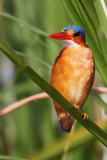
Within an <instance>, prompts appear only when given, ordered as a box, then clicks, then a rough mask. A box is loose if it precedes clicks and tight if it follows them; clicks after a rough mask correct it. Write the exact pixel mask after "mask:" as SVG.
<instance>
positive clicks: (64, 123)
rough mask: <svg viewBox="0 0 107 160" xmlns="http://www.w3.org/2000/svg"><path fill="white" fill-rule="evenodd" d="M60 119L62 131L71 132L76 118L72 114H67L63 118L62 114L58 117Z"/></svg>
mask: <svg viewBox="0 0 107 160" xmlns="http://www.w3.org/2000/svg"><path fill="white" fill-rule="evenodd" d="M58 120H59V128H60V130H61V131H62V132H70V131H71V129H72V125H73V124H74V121H75V120H74V118H73V117H71V116H70V115H68V114H67V115H66V116H65V117H63V118H62V116H61V115H59V117H58Z"/></svg>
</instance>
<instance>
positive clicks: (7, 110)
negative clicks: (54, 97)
mask: <svg viewBox="0 0 107 160" xmlns="http://www.w3.org/2000/svg"><path fill="white" fill-rule="evenodd" d="M48 97H49V95H48V94H47V93H45V92H42V93H39V94H36V95H33V96H30V97H27V98H25V99H22V100H20V101H17V102H15V103H13V104H11V105H9V106H7V107H6V108H4V109H2V110H1V111H0V117H2V116H4V115H6V114H8V113H10V112H12V111H13V110H15V109H17V108H19V107H21V106H22V105H24V104H26V103H29V102H31V101H35V100H39V99H44V98H48Z"/></svg>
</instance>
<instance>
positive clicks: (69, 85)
mask: <svg viewBox="0 0 107 160" xmlns="http://www.w3.org/2000/svg"><path fill="white" fill-rule="evenodd" d="M49 37H50V38H54V39H58V40H62V42H63V45H62V50H61V51H60V53H59V54H58V56H57V57H56V59H55V63H54V65H53V67H52V74H51V85H52V86H53V87H55V88H56V89H57V90H58V91H59V92H60V93H61V95H62V96H64V97H65V98H66V99H67V100H68V101H69V102H70V103H71V104H72V105H73V106H74V108H76V109H81V108H82V106H83V105H84V103H85V101H86V100H87V98H88V95H89V93H90V91H91V88H92V85H93V82H94V75H95V61H94V56H93V53H92V51H91V50H90V48H89V47H88V45H87V44H86V40H85V39H86V37H85V30H83V29H82V28H81V27H80V26H78V25H68V26H66V27H65V28H64V29H62V31H61V32H59V33H55V34H51V35H49ZM53 103H54V107H55V109H56V112H57V115H58V121H59V128H60V130H61V131H62V132H68V133H69V132H70V131H71V129H72V125H73V124H74V122H75V119H74V118H73V117H72V116H71V115H70V114H69V113H68V112H67V111H66V110H65V109H63V108H62V107H61V106H60V105H59V104H58V103H57V102H56V101H55V100H53ZM85 118H88V115H87V114H86V113H83V120H84V119H85Z"/></svg>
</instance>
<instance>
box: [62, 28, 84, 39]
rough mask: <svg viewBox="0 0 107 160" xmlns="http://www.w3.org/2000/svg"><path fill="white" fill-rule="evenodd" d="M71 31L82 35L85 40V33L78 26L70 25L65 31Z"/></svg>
mask: <svg viewBox="0 0 107 160" xmlns="http://www.w3.org/2000/svg"><path fill="white" fill-rule="evenodd" d="M69 29H72V30H74V31H75V32H80V34H81V35H82V36H83V37H84V38H85V31H84V30H83V29H82V28H81V27H79V26H77V25H68V26H66V27H65V28H64V31H68V30H69Z"/></svg>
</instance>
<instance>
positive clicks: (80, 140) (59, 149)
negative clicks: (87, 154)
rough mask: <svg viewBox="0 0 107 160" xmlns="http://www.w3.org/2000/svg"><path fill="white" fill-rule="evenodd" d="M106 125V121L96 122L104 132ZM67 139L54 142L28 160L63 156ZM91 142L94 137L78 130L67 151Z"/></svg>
mask: <svg viewBox="0 0 107 160" xmlns="http://www.w3.org/2000/svg"><path fill="white" fill-rule="evenodd" d="M106 123H107V122H106V121H99V122H97V124H98V125H99V126H100V127H101V128H103V129H104V130H105V131H106V130H107V125H106ZM67 138H68V136H64V137H63V138H61V139H59V140H57V141H56V142H54V143H53V144H52V145H50V146H48V147H46V148H45V149H43V150H40V151H39V152H38V153H36V154H34V155H32V156H31V158H30V160H35V159H36V160H43V159H44V160H48V159H55V158H57V157H59V156H61V155H62V154H63V151H64V147H65V144H66V140H67ZM93 140H95V139H94V137H93V136H92V135H91V134H90V133H89V132H88V131H87V130H86V129H84V128H81V129H78V130H77V131H75V132H74V134H73V135H72V139H71V140H70V146H69V151H71V150H72V151H73V150H75V149H77V148H78V147H80V146H85V145H87V144H89V143H91V142H93Z"/></svg>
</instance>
